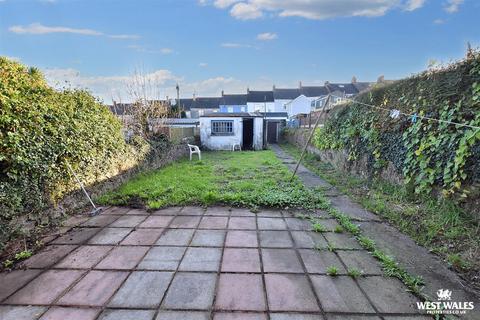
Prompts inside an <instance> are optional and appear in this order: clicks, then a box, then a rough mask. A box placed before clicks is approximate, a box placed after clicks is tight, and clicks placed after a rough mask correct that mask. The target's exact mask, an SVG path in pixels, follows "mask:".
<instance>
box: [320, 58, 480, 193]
mask: <svg viewBox="0 0 480 320" xmlns="http://www.w3.org/2000/svg"><path fill="white" fill-rule="evenodd" d="M356 101H358V102H360V103H366V104H370V105H375V106H378V107H381V108H386V109H398V110H400V111H401V112H404V113H407V114H417V115H419V116H427V117H430V118H436V119H441V120H446V121H454V122H458V123H464V124H468V125H471V126H477V127H479V126H480V54H479V53H478V52H470V53H469V55H468V57H467V58H466V59H464V60H462V61H459V62H457V63H454V64H451V65H449V66H446V67H444V68H442V69H440V70H435V71H432V70H430V71H425V72H423V73H421V74H419V75H416V76H412V77H410V78H407V79H404V80H400V81H396V82H394V83H392V84H388V85H380V86H377V87H375V88H373V89H372V90H370V91H369V92H366V93H363V94H361V95H359V96H358V97H357V98H356V100H355V102H350V103H348V104H346V106H345V107H343V108H339V111H337V112H333V115H331V116H330V117H329V119H328V120H327V121H326V122H325V125H324V127H323V128H321V129H319V130H318V131H317V132H316V134H315V138H314V144H315V146H316V147H317V148H319V149H322V150H327V149H346V150H347V151H348V154H349V159H350V160H352V161H355V160H357V159H360V158H362V157H366V158H367V159H368V166H369V169H370V171H371V174H372V175H375V174H376V173H378V172H379V171H380V170H382V168H384V167H385V165H386V164H387V163H388V162H390V163H392V164H393V165H394V166H395V168H396V170H397V171H398V172H399V173H400V174H401V175H403V177H404V180H405V183H406V184H407V186H408V187H409V188H411V190H412V191H415V192H416V193H423V194H425V193H429V192H431V191H432V190H438V189H440V190H441V191H442V193H443V195H444V196H446V197H452V198H456V199H462V198H463V199H464V198H472V197H478V196H479V194H478V192H479V188H478V183H479V181H480V130H478V129H474V128H468V127H462V126H457V125H450V124H447V123H439V122H437V121H433V120H426V119H423V120H421V119H418V120H417V121H415V120H414V119H412V117H409V116H400V118H397V119H393V118H391V117H390V113H389V110H386V111H384V110H381V109H378V108H372V107H369V106H365V105H362V104H359V103H357V102H356Z"/></svg>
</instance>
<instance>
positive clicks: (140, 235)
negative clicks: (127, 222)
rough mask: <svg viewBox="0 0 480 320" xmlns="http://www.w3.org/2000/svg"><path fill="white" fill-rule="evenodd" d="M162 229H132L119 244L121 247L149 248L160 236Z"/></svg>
mask: <svg viewBox="0 0 480 320" xmlns="http://www.w3.org/2000/svg"><path fill="white" fill-rule="evenodd" d="M162 232H163V229H156V228H155V229H141V228H138V229H134V230H133V231H132V232H130V234H129V235H128V236H127V237H126V238H125V239H123V240H122V242H120V244H121V245H132V246H139V245H142V246H149V245H153V244H154V243H155V242H156V241H157V239H158V238H159V237H160V235H161V234H162Z"/></svg>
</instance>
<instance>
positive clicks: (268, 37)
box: [257, 32, 278, 41]
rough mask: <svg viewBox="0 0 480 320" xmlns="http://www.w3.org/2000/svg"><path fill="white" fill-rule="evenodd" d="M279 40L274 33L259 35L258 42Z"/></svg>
mask: <svg viewBox="0 0 480 320" xmlns="http://www.w3.org/2000/svg"><path fill="white" fill-rule="evenodd" d="M277 38H278V35H277V34H276V33H273V32H265V33H260V34H258V35H257V40H261V41H268V40H275V39H277Z"/></svg>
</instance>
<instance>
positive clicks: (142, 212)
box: [125, 208, 149, 216]
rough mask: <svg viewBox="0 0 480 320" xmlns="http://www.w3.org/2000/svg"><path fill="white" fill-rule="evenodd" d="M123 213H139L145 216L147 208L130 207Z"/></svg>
mask: <svg viewBox="0 0 480 320" xmlns="http://www.w3.org/2000/svg"><path fill="white" fill-rule="evenodd" d="M125 214H127V215H140V216H142V215H143V216H145V215H148V214H149V213H148V212H147V210H144V209H135V208H134V209H130V210H128V211H127V212H126V213H125Z"/></svg>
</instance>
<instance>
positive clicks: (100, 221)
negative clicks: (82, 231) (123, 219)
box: [82, 214, 119, 227]
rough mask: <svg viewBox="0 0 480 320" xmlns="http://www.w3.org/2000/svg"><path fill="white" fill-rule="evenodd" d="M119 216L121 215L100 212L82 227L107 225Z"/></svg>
mask: <svg viewBox="0 0 480 320" xmlns="http://www.w3.org/2000/svg"><path fill="white" fill-rule="evenodd" d="M118 218H119V216H114V215H105V214H100V215H98V216H95V217H92V218H90V219H88V220H87V221H85V222H84V223H83V224H82V227H105V226H107V225H109V224H110V223H112V222H113V221H115V220H117V219H118Z"/></svg>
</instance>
